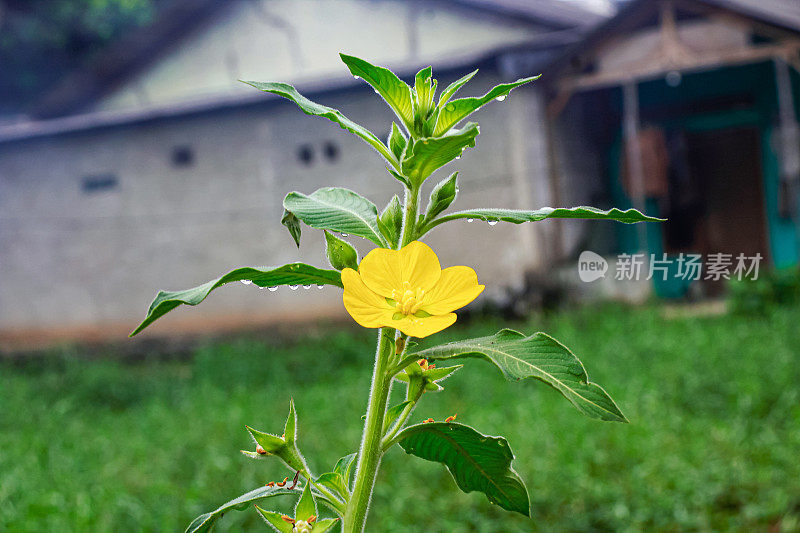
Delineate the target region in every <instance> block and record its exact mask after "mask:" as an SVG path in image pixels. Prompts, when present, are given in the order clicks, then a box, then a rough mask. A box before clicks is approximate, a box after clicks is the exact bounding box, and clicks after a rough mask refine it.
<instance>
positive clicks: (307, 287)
mask: <svg viewBox="0 0 800 533" xmlns="http://www.w3.org/2000/svg"><path fill="white" fill-rule="evenodd" d="M303 288H304V289H305V290H308V289H310V288H311V285H303Z"/></svg>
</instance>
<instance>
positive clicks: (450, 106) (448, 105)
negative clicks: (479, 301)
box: [444, 104, 456, 111]
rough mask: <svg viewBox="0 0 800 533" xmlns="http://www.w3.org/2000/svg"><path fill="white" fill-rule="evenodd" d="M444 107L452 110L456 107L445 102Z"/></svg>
mask: <svg viewBox="0 0 800 533" xmlns="http://www.w3.org/2000/svg"><path fill="white" fill-rule="evenodd" d="M444 108H445V109H447V110H448V111H452V110H453V109H455V108H456V106H454V105H453V104H447V105H446V106H445V107H444Z"/></svg>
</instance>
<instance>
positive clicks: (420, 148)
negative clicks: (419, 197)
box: [403, 122, 480, 185]
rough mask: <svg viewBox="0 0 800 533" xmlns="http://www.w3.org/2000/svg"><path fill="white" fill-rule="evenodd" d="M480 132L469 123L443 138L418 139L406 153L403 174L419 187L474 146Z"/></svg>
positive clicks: (475, 126) (475, 125)
mask: <svg viewBox="0 0 800 533" xmlns="http://www.w3.org/2000/svg"><path fill="white" fill-rule="evenodd" d="M479 132H480V129H479V128H478V125H477V124H476V123H474V122H470V123H469V124H467V125H466V126H464V128H463V129H460V130H452V131H450V132H448V133H447V134H446V135H444V136H443V137H431V138H424V139H420V140H418V141H417V142H415V143H414V146H412V147H411V151H410V153H409V152H408V151H406V158H405V159H404V160H403V174H404V175H406V176H408V177H409V178H410V179H411V181H412V182H414V183H415V184H417V185H419V184H421V183H422V182H423V181H425V179H427V177H428V176H430V175H431V174H432V173H433V172H434V171H435V170H436V169H438V168H440V167H442V166H444V165H446V164H447V163H449V162H450V161H452V160H453V159H456V158H457V157H460V156H461V152H463V151H464V149H466V148H467V147H468V146H475V137H476V136H477V135H478V133H479Z"/></svg>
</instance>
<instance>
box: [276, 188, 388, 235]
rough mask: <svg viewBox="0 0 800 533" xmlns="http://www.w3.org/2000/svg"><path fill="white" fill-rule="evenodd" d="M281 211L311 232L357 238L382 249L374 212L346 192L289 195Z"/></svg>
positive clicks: (331, 190) (372, 207)
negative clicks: (335, 232) (331, 233)
mask: <svg viewBox="0 0 800 533" xmlns="http://www.w3.org/2000/svg"><path fill="white" fill-rule="evenodd" d="M283 207H284V209H286V210H287V211H289V212H291V213H292V214H294V216H296V217H297V218H299V219H300V220H302V221H303V222H304V223H305V224H307V225H309V226H311V227H312V228H317V229H327V230H331V231H338V232H339V233H345V234H348V235H357V236H359V237H364V238H365V239H369V240H370V241H372V242H374V243H375V244H377V245H378V246H382V247H386V242H385V241H384V239H383V236H382V235H381V232H380V229H378V208H377V207H375V204H373V203H372V202H370V201H369V200H367V199H366V198H364V197H363V196H361V195H359V194H357V193H355V192H353V191H351V190H349V189H342V188H339V187H324V188H322V189H317V190H316V191H314V192H313V193H311V194H310V195H305V194H303V193H299V192H290V193H289V194H287V195H286V198H284V200H283Z"/></svg>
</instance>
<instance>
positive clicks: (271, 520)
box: [255, 505, 294, 533]
mask: <svg viewBox="0 0 800 533" xmlns="http://www.w3.org/2000/svg"><path fill="white" fill-rule="evenodd" d="M255 508H256V511H258V513H259V514H260V515H261V517H262V518H263V519H264V520H266V522H267V524H269V526H270V527H271V528H272V529H274V530H275V531H277V532H278V533H292V529H294V526H292V524H290V523H289V522H287V521H286V520H284V519H283V518H281V517H282V516H284V515H283V514H282V513H276V512H275V511H267V510H264V509H262V508H261V507H259V506H258V505H256V506H255Z"/></svg>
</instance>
